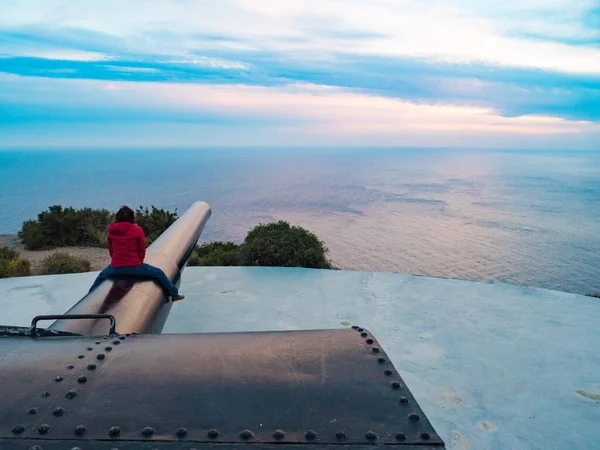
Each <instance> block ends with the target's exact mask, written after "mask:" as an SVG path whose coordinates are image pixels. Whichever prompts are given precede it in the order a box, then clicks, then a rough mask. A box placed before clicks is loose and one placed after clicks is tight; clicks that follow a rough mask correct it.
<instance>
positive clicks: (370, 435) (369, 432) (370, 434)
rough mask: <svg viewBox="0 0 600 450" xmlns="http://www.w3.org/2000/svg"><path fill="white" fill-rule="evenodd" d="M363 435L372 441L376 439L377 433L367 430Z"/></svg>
mask: <svg viewBox="0 0 600 450" xmlns="http://www.w3.org/2000/svg"><path fill="white" fill-rule="evenodd" d="M365 437H366V438H367V439H368V440H370V441H374V440H375V439H377V435H376V434H375V433H374V432H373V431H367V433H366V434H365Z"/></svg>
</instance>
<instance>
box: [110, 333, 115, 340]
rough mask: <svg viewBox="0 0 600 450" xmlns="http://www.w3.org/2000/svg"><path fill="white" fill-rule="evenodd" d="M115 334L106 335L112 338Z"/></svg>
mask: <svg viewBox="0 0 600 450" xmlns="http://www.w3.org/2000/svg"><path fill="white" fill-rule="evenodd" d="M115 336H116V335H114V334H109V335H108V337H109V338H111V339H113V338H114V337H115Z"/></svg>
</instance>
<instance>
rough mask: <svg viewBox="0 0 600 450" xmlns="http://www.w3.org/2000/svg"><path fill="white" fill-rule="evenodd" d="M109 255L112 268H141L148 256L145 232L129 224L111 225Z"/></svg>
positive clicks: (118, 223) (109, 227)
mask: <svg viewBox="0 0 600 450" xmlns="http://www.w3.org/2000/svg"><path fill="white" fill-rule="evenodd" d="M108 253H110V265H111V266H112V267H131V266H139V265H140V264H142V263H143V262H144V257H145V256H146V242H145V239H144V230H142V228H141V227H138V226H137V225H135V224H133V223H129V222H117V223H113V224H112V225H109V226H108Z"/></svg>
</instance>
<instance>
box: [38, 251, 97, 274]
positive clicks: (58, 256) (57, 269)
mask: <svg viewBox="0 0 600 450" xmlns="http://www.w3.org/2000/svg"><path fill="white" fill-rule="evenodd" d="M90 268H91V265H90V262H89V261H88V260H87V259H82V258H76V257H75V256H71V255H69V254H68V253H66V252H56V253H53V254H52V255H49V256H47V257H46V258H44V261H42V273H43V274H44V275H59V274H64V273H80V272H89V271H90Z"/></svg>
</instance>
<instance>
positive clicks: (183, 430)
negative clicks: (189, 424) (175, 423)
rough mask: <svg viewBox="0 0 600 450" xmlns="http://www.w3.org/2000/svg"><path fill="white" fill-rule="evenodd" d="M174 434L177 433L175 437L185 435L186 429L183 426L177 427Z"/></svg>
mask: <svg viewBox="0 0 600 450" xmlns="http://www.w3.org/2000/svg"><path fill="white" fill-rule="evenodd" d="M175 434H176V435H177V437H180V438H182V437H185V436H186V435H187V430H186V429H185V428H178V429H177V431H175Z"/></svg>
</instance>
